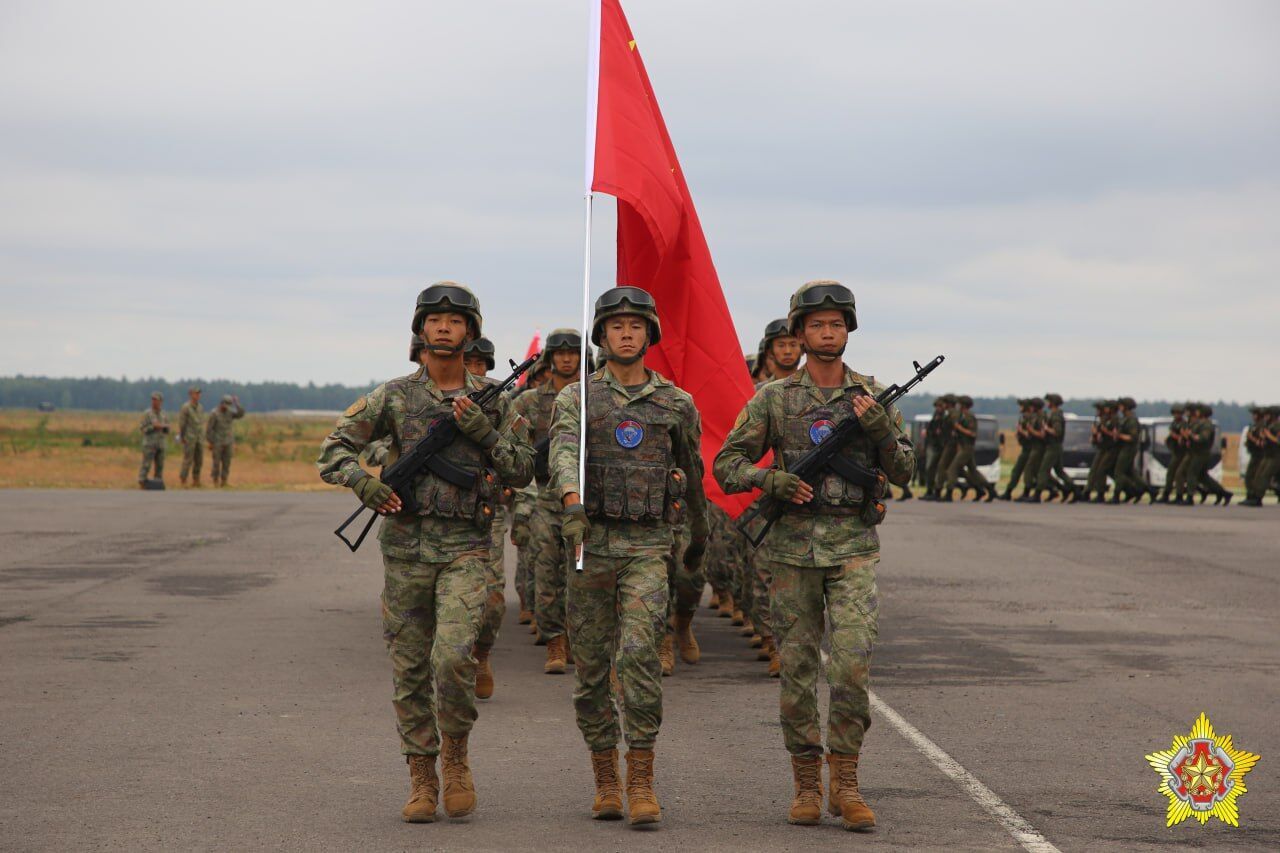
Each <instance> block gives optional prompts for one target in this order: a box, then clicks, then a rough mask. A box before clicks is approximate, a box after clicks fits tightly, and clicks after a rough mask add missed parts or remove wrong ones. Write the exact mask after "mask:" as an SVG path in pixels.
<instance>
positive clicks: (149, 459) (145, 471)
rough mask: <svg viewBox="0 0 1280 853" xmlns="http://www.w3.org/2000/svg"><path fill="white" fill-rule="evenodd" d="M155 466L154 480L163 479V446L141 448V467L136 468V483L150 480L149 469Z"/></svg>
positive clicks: (152, 445)
mask: <svg viewBox="0 0 1280 853" xmlns="http://www.w3.org/2000/svg"><path fill="white" fill-rule="evenodd" d="M152 466H155V469H156V479H157V480H163V479H164V445H163V444H148V445H145V446H143V448H142V466H141V467H140V468H138V482H139V483H141V482H142V481H143V480H148V479H150V478H151V474H150V472H151V468H152Z"/></svg>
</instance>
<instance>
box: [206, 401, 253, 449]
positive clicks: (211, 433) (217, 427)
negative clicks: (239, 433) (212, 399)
mask: <svg viewBox="0 0 1280 853" xmlns="http://www.w3.org/2000/svg"><path fill="white" fill-rule="evenodd" d="M243 417H244V406H241V405H239V404H237V403H232V404H231V405H230V406H228V407H227V408H226V409H224V408H222V406H218V407H217V408H215V409H214V410H213V411H212V412H210V413H209V417H208V418H206V419H205V425H204V438H205V441H207V442H209V443H210V444H212V445H215V446H221V445H224V444H235V443H236V430H235V423H234V422H235V421H237V420H239V419H240V418H243Z"/></svg>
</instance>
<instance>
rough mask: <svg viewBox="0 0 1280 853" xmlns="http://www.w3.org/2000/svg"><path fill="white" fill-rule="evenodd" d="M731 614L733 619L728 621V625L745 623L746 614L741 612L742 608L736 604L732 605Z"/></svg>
mask: <svg viewBox="0 0 1280 853" xmlns="http://www.w3.org/2000/svg"><path fill="white" fill-rule="evenodd" d="M732 616H733V619H731V620H730V621H729V624H730V625H742V624H745V623H746V621H747V615H746V614H745V613H743V612H742V610H740V609H739V608H738V606H737V605H736V604H735V605H734V607H733V614H732Z"/></svg>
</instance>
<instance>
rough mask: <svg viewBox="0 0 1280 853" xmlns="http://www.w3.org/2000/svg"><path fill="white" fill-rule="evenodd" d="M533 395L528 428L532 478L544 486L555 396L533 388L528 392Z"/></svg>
mask: <svg viewBox="0 0 1280 853" xmlns="http://www.w3.org/2000/svg"><path fill="white" fill-rule="evenodd" d="M549 381H550V380H548V382H549ZM552 387H554V386H552ZM529 393H530V394H533V395H534V398H533V402H534V406H533V411H532V412H530V415H531V416H532V417H531V419H530V421H529V428H530V431H531V433H532V438H533V448H534V451H535V452H534V457H533V476H534V477H535V478H536V479H537V481H538V485H539V486H545V485H546V484H547V481H549V480H550V479H551V469H550V465H549V461H550V442H549V441H548V440H547V439H548V438H549V435H550V433H551V414H552V412H553V410H554V409H555V405H556V394H555V393H554V392H552V393H550V394H546V393H543V391H542V388H541V387H539V388H535V389H534V390H532V391H530V392H529Z"/></svg>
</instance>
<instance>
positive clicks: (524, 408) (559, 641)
mask: <svg viewBox="0 0 1280 853" xmlns="http://www.w3.org/2000/svg"><path fill="white" fill-rule="evenodd" d="M581 357H582V333H581V332H579V331H578V330H577V329H556V330H555V331H553V332H552V333H551V334H550V335H547V342H546V346H544V347H543V350H542V359H541V361H543V362H545V363H546V364H547V365H548V366H549V367H548V371H549V372H548V376H549V377H550V378H549V379H548V380H547V381H546V382H544V383H542V384H541V385H539V386H538V387H537V388H536V389H534V390H533V391H530V392H529V393H527V394H521V395H520V396H519V397H518V398H517V399H516V403H515V406H516V412H517V413H519V414H520V415H521V417H523V418H524V419H525V420H526V421H528V423H529V428H530V432H531V436H532V441H533V448H534V451H535V453H534V463H533V476H534V479H535V481H536V482H537V484H538V498H537V500H536V501H535V502H534V505H533V509H532V512H531V513H530V515H529V541H530V543H531V545H532V552H531V556H532V568H533V607H534V614H533V615H534V622H535V624H536V625H537V630H538V634H539V635H540V637H541V639H542V640H544V641H545V642H546V644H547V660H546V663H544V664H543V667H542V671H543V672H545V673H547V674H548V675H563V674H564V672H565V669H566V668H567V667H568V665H569V648H568V638H567V636H566V633H565V601H566V590H567V584H568V580H569V571H570V569H569V561H568V559H567V558H566V556H565V551H564V543H563V542H562V541H561V538H560V522H561V520H562V517H563V513H562V508H563V505H562V503H561V498H560V495H559V494H558V493H557V491H556V490H555V488H554V487H553V486H552V483H551V466H550V449H551V438H550V433H551V418H552V414H553V412H554V410H555V404H556V396H557V395H558V394H559V393H560V392H561V391H563V390H564V389H565V388H566V387H567V386H568V385H569V384H570V383H572V382H576V381H577V380H578V371H579V361H580V359H581Z"/></svg>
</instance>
